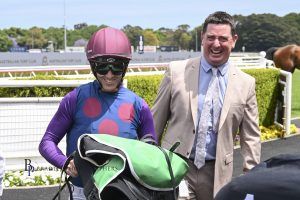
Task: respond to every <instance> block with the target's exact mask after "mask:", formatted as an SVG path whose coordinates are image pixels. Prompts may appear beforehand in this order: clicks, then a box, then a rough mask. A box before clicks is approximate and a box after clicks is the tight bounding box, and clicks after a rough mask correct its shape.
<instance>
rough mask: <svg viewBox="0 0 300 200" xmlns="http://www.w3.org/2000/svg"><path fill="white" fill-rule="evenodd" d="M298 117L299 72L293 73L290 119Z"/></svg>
mask: <svg viewBox="0 0 300 200" xmlns="http://www.w3.org/2000/svg"><path fill="white" fill-rule="evenodd" d="M296 117H300V70H297V69H296V70H295V72H294V73H293V86H292V118H296Z"/></svg>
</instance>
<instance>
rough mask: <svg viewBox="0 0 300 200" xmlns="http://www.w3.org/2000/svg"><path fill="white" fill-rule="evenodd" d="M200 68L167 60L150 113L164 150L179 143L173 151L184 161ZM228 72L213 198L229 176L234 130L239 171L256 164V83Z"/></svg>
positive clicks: (258, 147) (193, 120) (192, 61)
mask: <svg viewBox="0 0 300 200" xmlns="http://www.w3.org/2000/svg"><path fill="white" fill-rule="evenodd" d="M199 67H200V57H198V58H192V59H188V60H184V61H174V62H171V63H170V66H169V68H168V70H167V71H166V73H165V76H164V78H163V80H162V82H161V85H160V89H159V91H158V96H157V99H156V100H155V103H154V105H153V107H152V109H151V111H152V114H153V117H154V126H155V130H156V133H157V134H158V137H159V138H160V139H161V145H162V147H164V148H167V149H169V148H170V147H171V146H172V145H173V144H174V143H175V142H180V145H179V147H178V148H177V149H176V152H177V153H179V154H181V155H182V156H184V157H186V158H188V157H189V156H190V153H191V150H192V147H193V144H194V140H195V134H196V133H195V130H196V126H197V110H198V86H199V84H198V79H199ZM228 73H229V74H228V84H227V89H226V93H225V97H224V98H225V99H224V103H223V108H222V111H221V116H220V122H219V128H218V139H217V149H216V162H215V180H214V195H215V194H216V193H217V192H218V191H219V190H220V188H221V187H222V186H224V185H225V184H226V183H228V182H229V181H230V180H231V178H232V171H233V147H234V144H233V140H234V138H235V136H236V134H237V132H238V131H239V134H240V142H241V150H242V151H241V152H242V155H243V158H244V164H243V166H244V168H245V169H251V168H252V167H253V166H255V165H256V164H258V163H259V162H260V153H261V143H260V130H259V126H258V110H257V101H256V93H255V79H254V78H253V77H251V76H249V75H247V74H246V73H244V72H242V71H241V70H239V69H237V68H236V67H235V66H232V65H230V66H229V70H228ZM166 125H167V130H166V133H165V135H164V136H163V137H162V133H163V131H164V128H165V126H166Z"/></svg>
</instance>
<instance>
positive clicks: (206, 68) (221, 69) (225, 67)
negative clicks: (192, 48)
mask: <svg viewBox="0 0 300 200" xmlns="http://www.w3.org/2000/svg"><path fill="white" fill-rule="evenodd" d="M200 65H201V67H202V68H203V70H204V71H205V72H206V73H207V72H208V71H209V70H210V69H211V68H212V66H211V65H210V64H209V63H208V62H207V61H206V59H205V58H204V56H201V61H200ZM228 68H229V62H228V61H227V62H226V63H224V64H223V65H221V66H219V67H218V70H219V72H220V74H221V75H222V76H224V75H225V74H226V72H227V70H228Z"/></svg>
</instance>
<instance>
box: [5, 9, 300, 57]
mask: <svg viewBox="0 0 300 200" xmlns="http://www.w3.org/2000/svg"><path fill="white" fill-rule="evenodd" d="M233 17H234V18H235V20H236V22H237V33H238V35H239V39H238V41H237V43H236V47H235V49H234V51H242V49H243V47H244V48H245V50H246V51H247V52H257V51H262V50H267V49H268V48H270V47H279V46H284V45H287V44H298V45H299V44H300V13H289V14H287V15H285V16H283V17H279V16H277V15H274V14H251V15H249V16H242V15H234V16H233ZM106 26H107V25H105V24H102V25H100V26H97V25H87V26H84V27H81V28H80V29H74V30H71V29H70V30H67V45H68V46H73V45H74V43H75V42H76V41H78V40H80V39H83V40H88V39H89V38H90V37H91V35H92V34H93V33H94V32H96V31H97V30H98V29H100V28H103V27H106ZM201 28H202V24H199V26H197V27H196V28H194V29H190V26H189V25H188V24H181V25H178V26H177V28H175V29H170V28H166V27H161V28H159V29H158V30H153V29H151V28H146V29H143V28H141V27H140V26H131V25H129V24H127V25H125V26H124V27H123V28H122V30H123V31H124V32H125V33H126V35H127V36H128V38H129V40H130V42H131V44H132V45H133V46H134V47H137V46H138V44H139V37H140V36H141V35H142V36H143V37H144V45H151V46H177V47H178V48H179V49H181V50H187V51H190V50H193V51H195V50H199V49H200V46H201V38H200V37H201V30H202V29H201ZM50 41H51V42H52V44H53V45H54V49H55V50H59V49H63V48H64V29H63V28H57V27H49V28H47V29H45V28H40V27H31V28H30V29H22V28H17V27H11V28H8V29H3V30H0V51H8V50H9V49H10V47H13V46H14V45H16V44H15V43H17V45H18V46H20V47H28V48H40V49H42V48H46V47H47V45H48V44H49V42H50Z"/></svg>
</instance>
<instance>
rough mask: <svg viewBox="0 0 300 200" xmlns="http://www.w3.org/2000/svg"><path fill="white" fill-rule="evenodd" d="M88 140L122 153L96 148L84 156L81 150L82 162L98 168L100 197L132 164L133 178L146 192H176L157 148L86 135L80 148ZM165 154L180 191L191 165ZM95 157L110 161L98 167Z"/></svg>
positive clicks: (105, 136) (122, 139)
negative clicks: (106, 187)
mask: <svg viewBox="0 0 300 200" xmlns="http://www.w3.org/2000/svg"><path fill="white" fill-rule="evenodd" d="M84 137H90V138H91V139H93V140H94V141H96V142H98V143H100V144H103V145H102V146H108V147H112V148H115V149H117V150H119V153H116V152H112V151H109V150H107V149H106V148H100V149H99V148H96V149H89V150H87V151H86V152H82V148H78V150H79V154H80V156H81V158H83V159H85V160H88V161H89V162H91V163H93V164H94V165H96V166H97V167H98V168H97V170H96V172H95V173H94V175H93V179H94V184H95V185H96V187H97V188H98V190H99V193H101V191H102V190H103V189H104V188H105V186H106V185H108V184H109V183H110V182H111V181H112V180H113V179H115V178H116V177H117V176H118V175H120V174H121V173H122V172H123V171H124V170H125V167H126V164H128V166H129V168H130V172H131V174H132V176H133V177H134V178H135V179H136V180H137V181H138V182H139V183H140V184H141V185H143V186H145V187H146V188H149V189H151V190H156V191H170V190H173V182H172V181H171V176H170V172H169V167H168V164H167V161H166V158H165V155H164V153H163V152H162V150H160V149H159V148H158V147H157V146H154V145H150V144H147V143H145V142H142V141H138V140H133V139H127V138H121V137H116V136H112V135H106V134H84V135H82V136H81V137H80V138H79V140H78V147H79V146H80V143H81V142H82V139H83V138H84ZM108 149H109V148H108ZM165 152H166V154H167V155H168V157H169V160H170V163H171V166H172V171H173V174H174V179H175V186H176V187H177V186H178V185H179V183H180V182H181V180H182V179H183V178H184V176H185V174H186V173H187V171H188V164H187V163H186V162H185V161H184V160H183V159H182V158H181V157H179V156H178V155H177V154H175V153H173V152H171V151H169V150H166V149H165ZM95 154H100V155H101V154H102V155H103V157H106V158H107V159H106V161H105V162H104V163H102V164H100V165H99V164H97V161H95V160H93V157H94V155H95ZM89 155H93V156H89ZM98 156H99V155H98Z"/></svg>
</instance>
